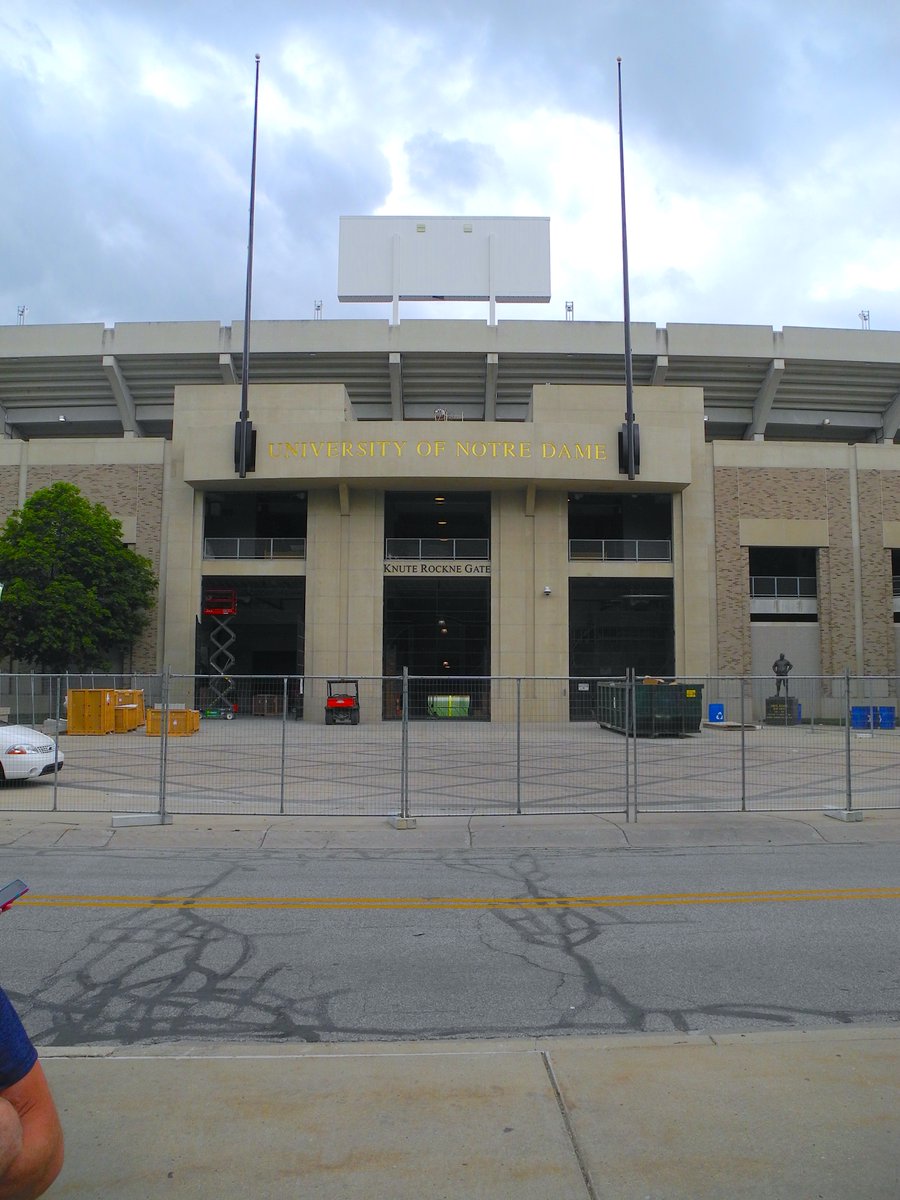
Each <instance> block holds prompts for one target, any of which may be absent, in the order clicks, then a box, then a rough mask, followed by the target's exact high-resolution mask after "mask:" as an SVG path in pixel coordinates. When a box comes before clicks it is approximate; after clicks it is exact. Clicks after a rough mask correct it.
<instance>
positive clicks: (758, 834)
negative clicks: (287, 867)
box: [0, 793, 900, 851]
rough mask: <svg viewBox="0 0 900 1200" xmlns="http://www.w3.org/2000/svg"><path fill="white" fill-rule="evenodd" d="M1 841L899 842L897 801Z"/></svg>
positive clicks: (56, 816)
mask: <svg viewBox="0 0 900 1200" xmlns="http://www.w3.org/2000/svg"><path fill="white" fill-rule="evenodd" d="M2 804H3V796H2V793H0V847H3V846H6V847H21V848H23V849H26V848H32V849H50V848H57V849H63V850H64V849H70V848H71V849H77V848H96V849H99V848H105V847H106V848H110V849H115V850H140V849H160V848H161V847H165V848H166V849H171V850H173V851H177V850H178V849H182V848H183V849H191V850H196V849H203V848H208V849H225V850H242V849H243V850H254V849H256V850H260V849H265V850H298V849H299V850H340V849H348V850H359V849H368V850H390V851H401V850H440V851H447V850H491V851H498V850H511V851H515V850H521V849H525V848H532V849H573V850H589V849H598V850H601V849H617V848H622V849H626V850H627V849H633V850H649V849H666V848H672V847H686V848H693V849H699V848H702V847H705V846H709V847H712V846H717V847H721V846H766V845H782V846H784V845H809V844H815V843H826V842H827V843H837V844H839V843H852V844H862V845H871V844H876V843H884V842H900V808H897V809H876V810H869V811H867V812H866V813H865V814H864V819H863V820H861V821H851V822H844V821H838V820H835V819H833V818H831V817H828V816H826V815H825V813H824V812H823V811H822V810H810V811H803V812H777V813H774V812H773V813H735V812H729V813H647V814H644V813H642V814H641V815H640V818H639V819H638V820H637V821H630V822H627V821H626V820H625V818H624V816H621V815H612V816H610V815H608V814H607V815H592V814H566V815H556V816H537V817H532V816H521V817H518V816H508V817H483V816H471V817H422V818H419V820H418V821H417V823H416V826H415V827H414V828H412V829H394V828H393V827H392V826H391V824H390V823H389V821H388V820H387V818H385V817H344V816H341V817H321V816H316V817H296V816H290V817H287V816H286V817H278V816H276V817H271V816H234V815H229V816H218V815H216V816H200V815H195V814H191V815H181V814H176V815H175V816H174V817H173V818H172V824H171V825H136V826H124V827H116V828H114V827H113V826H112V814H110V813H98V812H56V813H54V812H17V811H10V810H7V811H4V810H3V807H2Z"/></svg>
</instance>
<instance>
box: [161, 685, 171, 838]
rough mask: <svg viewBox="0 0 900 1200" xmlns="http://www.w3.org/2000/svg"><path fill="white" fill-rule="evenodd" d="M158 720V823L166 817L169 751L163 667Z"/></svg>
mask: <svg viewBox="0 0 900 1200" xmlns="http://www.w3.org/2000/svg"><path fill="white" fill-rule="evenodd" d="M160 709H161V711H160V720H159V823H160V825H166V824H168V821H167V819H166V760H167V756H168V751H169V668H168V667H163V673H162V696H161V697H160Z"/></svg>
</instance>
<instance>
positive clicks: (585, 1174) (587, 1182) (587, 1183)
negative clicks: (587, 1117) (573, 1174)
mask: <svg viewBox="0 0 900 1200" xmlns="http://www.w3.org/2000/svg"><path fill="white" fill-rule="evenodd" d="M541 1061H542V1062H543V1064H544V1070H545V1071H546V1072H547V1078H548V1079H549V1080H550V1087H551V1088H552V1089H553V1095H554V1096H555V1098H556V1104H557V1107H558V1108H559V1115H560V1116H561V1117H562V1122H563V1126H564V1128H565V1131H566V1137H568V1139H569V1145H570V1146H571V1147H572V1153H573V1154H574V1155H575V1161H576V1162H577V1163H578V1169H579V1171H580V1172H581V1178H582V1179H583V1180H584V1187H585V1191H586V1193H587V1195H588V1197H589V1200H598V1197H597V1189H596V1188H595V1187H594V1181H593V1179H592V1178H591V1172H590V1168H589V1167H588V1164H587V1159H586V1157H585V1155H584V1153H583V1152H582V1149H581V1146H580V1144H579V1141H578V1135H577V1134H576V1132H575V1126H574V1125H573V1123H572V1118H571V1116H570V1114H569V1108H568V1105H567V1104H566V1100H565V1097H564V1096H563V1093H562V1088H561V1087H560V1085H559V1080H558V1079H557V1078H556V1071H555V1070H554V1069H553V1060H552V1059H551V1057H550V1055H549V1053H548V1052H547V1051H546V1050H542V1051H541Z"/></svg>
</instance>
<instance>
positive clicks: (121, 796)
mask: <svg viewBox="0 0 900 1200" xmlns="http://www.w3.org/2000/svg"><path fill="white" fill-rule="evenodd" d="M896 696H897V680H896V678H894V677H883V678H875V677H866V678H864V679H857V678H853V677H851V676H849V675H844V676H835V677H821V676H816V677H795V676H791V678H790V679H789V681H788V683H787V686H784V685H782V689H781V691H780V692H776V689H775V684H774V681H773V679H772V678H771V677H767V678H736V677H710V678H697V677H690V678H683V679H674V680H672V679H666V680H664V681H651V680H646V679H635V678H634V677H633V675H631V674H630V675H629V676H628V677H624V678H615V679H570V678H536V677H524V676H523V677H513V676H511V677H496V676H495V677H484V678H475V679H473V678H465V679H461V678H460V679H450V678H442V679H437V680H436V679H420V678H415V677H409V676H407V675H398V676H375V677H370V678H359V679H343V680H339V679H332V680H329V679H326V678H313V677H310V676H305V677H300V676H296V677H295V676H253V677H247V676H241V677H229V678H227V679H225V680H223V679H222V678H221V677H219V678H213V677H209V676H186V675H175V674H171V673H164V674H161V675H141V676H134V675H127V676H125V675H100V674H82V675H62V676H59V675H38V674H31V675H2V676H0V721H5V722H6V725H3V724H0V767H2V768H3V775H4V779H3V784H2V787H0V810H17V809H18V810H29V811H38V810H56V811H62V812H66V811H68V812H77V811H85V812H87V811H99V812H119V813H127V812H155V811H160V812H161V813H195V814H201V813H209V814H214V813H218V814H233V815H243V814H258V815H272V816H277V815H317V816H393V815H401V816H407V817H424V816H438V815H442V816H470V815H497V816H507V815H511V814H535V815H536V814H551V815H552V814H565V813H597V814H618V815H621V816H625V818H626V819H629V820H630V819H639V817H640V814H641V813H653V812H701V811H714V812H721V811H729V812H731V811H748V812H754V811H785V810H803V809H823V808H844V809H850V808H858V809H875V808H895V807H900V771H898V768H900V729H898V705H897V700H896ZM22 726H24V727H28V728H30V729H32V730H36V731H37V733H38V734H39V735H40V736H39V737H37V749H36V750H35V751H34V753H33V756H32V752H31V751H28V752H27V753H26V751H24V750H23V749H22V743H23V738H24V736H25V735H23V734H16V733H15V732H14V731H15V729H16V728H17V727H22ZM29 736H30V735H29ZM41 756H43V757H41ZM23 762H25V763H26V764H27V765H28V766H29V767H31V768H33V777H30V778H14V775H15V774H16V772H17V771H21V765H20V764H21V763H23ZM57 767H59V769H58V770H57V769H56V768H57ZM40 770H45V772H46V773H44V774H40V773H39V772H40Z"/></svg>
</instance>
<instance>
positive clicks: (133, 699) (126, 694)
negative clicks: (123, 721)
mask: <svg viewBox="0 0 900 1200" xmlns="http://www.w3.org/2000/svg"><path fill="white" fill-rule="evenodd" d="M115 695H116V708H125V707H130V706H131V705H135V706H136V707H137V710H138V725H143V723H144V721H145V719H146V714H145V711H144V692H143V689H141V688H125V689H124V690H122V691H117V692H116V694H115Z"/></svg>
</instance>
